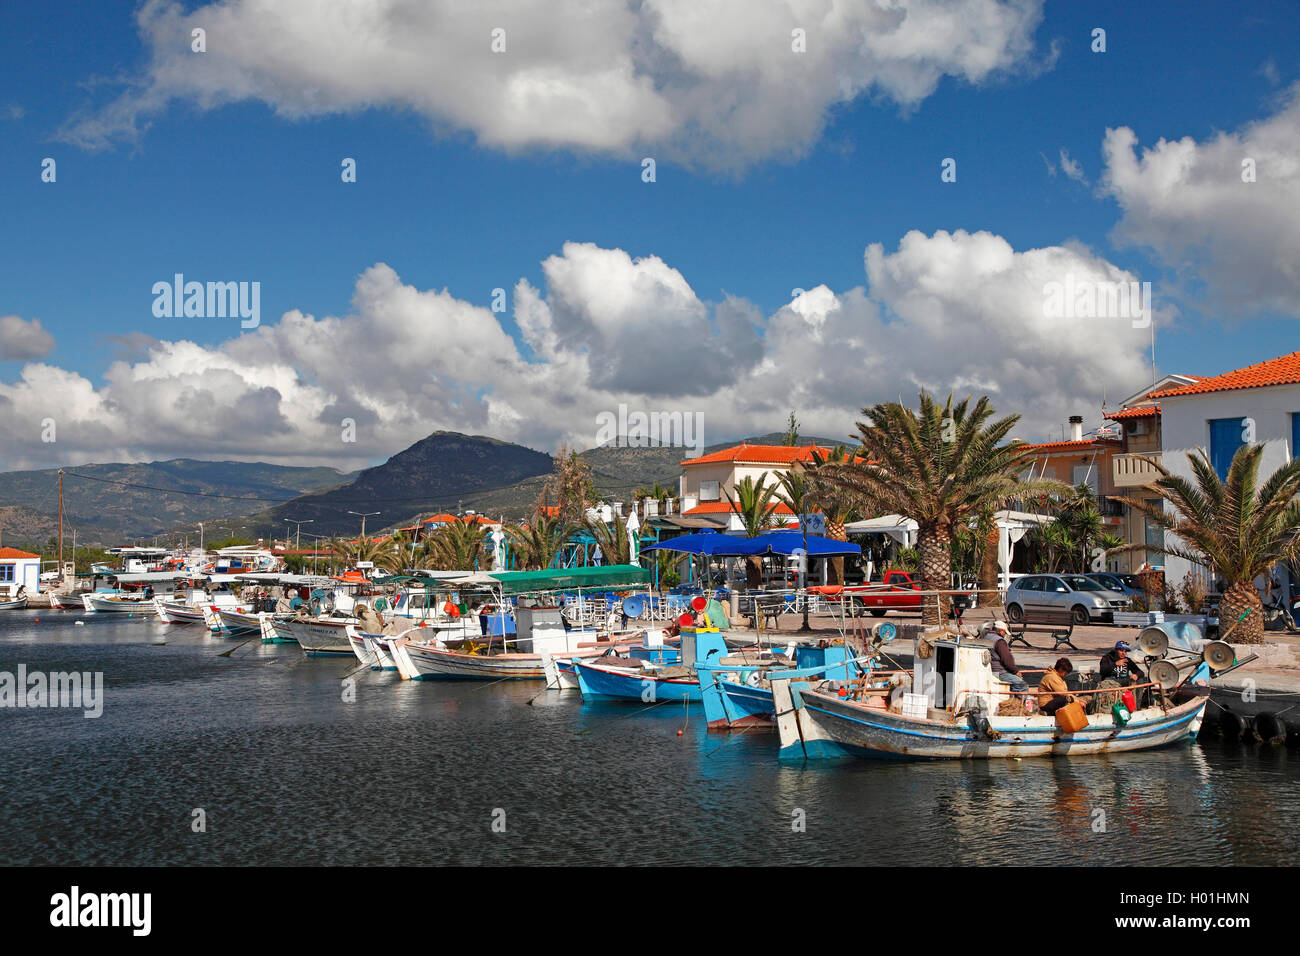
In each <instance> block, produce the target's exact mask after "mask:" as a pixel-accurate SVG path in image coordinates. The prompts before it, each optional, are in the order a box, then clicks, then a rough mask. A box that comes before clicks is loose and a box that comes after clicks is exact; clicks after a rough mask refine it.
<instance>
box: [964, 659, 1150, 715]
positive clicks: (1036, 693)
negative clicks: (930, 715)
mask: <svg viewBox="0 0 1300 956" xmlns="http://www.w3.org/2000/svg"><path fill="white" fill-rule="evenodd" d="M1048 670H1050V668H1046V667H1043V668H1038V667H1034V668H1030V667H1026V668H1022V669H1021V671H1020V672H1021V673H1022V674H1039V673H1046V672H1047V671H1048ZM1144 687H1158V688H1160V689H1161V693H1160V696H1161V698H1162V699H1163V698H1164V696H1165V692H1166V691H1165V688H1164V687H1162V685H1160V684H1157V683H1156V682H1154V681H1146V682H1144V683H1141V684H1124V685H1117V686H1115V687H1092V688H1088V689H1087V690H1069V689H1066V690H1065V691H1064V693H1061V692H1059V691H1050V690H1038V689H1034V690H1011V689H1010V685H1008V686H1007V689H1005V690H1004V689H1002V688H1000V687H999V688H995V689H994V695H995V696H998V697H1002V696H1006V697H1012V698H1015V697H1041V696H1043V695H1044V694H1051V695H1052V696H1053V697H1061V696H1064V697H1086V696H1096V695H1097V694H1123V693H1124V692H1125V691H1130V690H1131V691H1138V690H1141V689H1142V688H1144ZM987 693H988V690H987V688H979V687H976V688H971V689H969V690H958V691H956V692H955V693H954V694H953V696H952V706H951V707H950V708H945V709H950V710H952V712H953V713H954V714H956V713H959V712H960V710H959V708H958V704H961V703H965V697H966V696H967V695H976V696H978V695H983V694H987Z"/></svg>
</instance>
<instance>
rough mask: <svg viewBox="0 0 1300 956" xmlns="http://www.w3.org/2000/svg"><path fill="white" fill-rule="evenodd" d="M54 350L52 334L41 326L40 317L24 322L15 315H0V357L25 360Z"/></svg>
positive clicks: (37, 357)
mask: <svg viewBox="0 0 1300 956" xmlns="http://www.w3.org/2000/svg"><path fill="white" fill-rule="evenodd" d="M52 351H54V336H52V335H50V333H49V332H46V331H45V329H43V328H41V320H40V319H32V320H31V321H30V322H25V321H23V320H22V319H20V318H19V317H18V316H16V315H5V316H0V359H10V360H14V361H19V362H26V361H29V360H31V359H39V358H45V356H47V355H49V354H50V353H51V352H52Z"/></svg>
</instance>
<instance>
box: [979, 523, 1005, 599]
mask: <svg viewBox="0 0 1300 956" xmlns="http://www.w3.org/2000/svg"><path fill="white" fill-rule="evenodd" d="M999 533H1000V532H999V531H998V526H997V525H996V524H994V525H993V529H992V530H991V531H990V532H989V534H988V536H987V537H986V538H985V539H984V547H983V549H982V550H981V551H980V576H979V583H980V590H981V591H996V590H997V587H998V571H999V570H1000V569H999V568H998V536H999ZM979 603H980V606H981V607H984V606H985V605H989V604H997V603H998V599H997V595H996V594H981V595H980V596H979Z"/></svg>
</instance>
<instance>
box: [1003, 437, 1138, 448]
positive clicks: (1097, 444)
mask: <svg viewBox="0 0 1300 956" xmlns="http://www.w3.org/2000/svg"><path fill="white" fill-rule="evenodd" d="M1121 446H1122V443H1121V442H1118V441H1111V440H1109V439H1105V438H1085V439H1083V440H1082V441H1045V442H1038V443H1037V444H1024V445H1021V446H1020V447H1021V448H1028V449H1030V450H1032V451H1083V450H1084V449H1086V448H1120V447H1121Z"/></svg>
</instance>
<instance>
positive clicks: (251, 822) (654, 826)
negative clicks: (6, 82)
mask: <svg viewBox="0 0 1300 956" xmlns="http://www.w3.org/2000/svg"><path fill="white" fill-rule="evenodd" d="M100 617H102V616H98V615H90V616H88V618H87V623H86V625H85V626H83V627H74V626H73V625H72V624H71V623H69V622H66V621H60V622H57V623H55V624H51V625H49V626H47V622H46V621H45V620H42V622H41V624H40V625H35V624H34V622H31V621H23V620H21V616H20V618H19V619H18V620H17V621H15V620H13V619H8V620H0V669H7V670H12V669H13V668H14V667H15V666H16V664H17V663H18V662H25V663H27V664H28V666H29V667H43V668H45V669H49V670H55V669H74V668H75V669H78V670H87V669H89V670H100V671H103V672H104V674H105V682H106V692H105V712H104V716H103V717H102V718H100V719H98V720H85V719H83V718H81V717H80V713H79V712H78V713H75V714H71V713H67V712H58V711H43V712H35V711H26V710H23V711H18V710H3V711H0V739H3V740H4V741H5V743H6V747H5V752H6V771H7V772H6V774H5V775H3V777H0V807H3V808H4V809H3V810H2V811H0V862H38V861H39V862H50V861H58V862H69V863H72V862H86V863H101V864H102V863H128V864H129V863H144V864H149V863H152V864H178V863H193V864H211V863H249V862H256V863H266V864H274V863H281V864H300V863H337V864H348V865H353V864H357V863H363V864H364V863H509V862H525V863H528V862H538V863H566V862H605V863H638V864H653V863H703V864H732V865H736V864H739V865H750V864H810V863H828V864H843V863H866V864H879V865H922V864H924V865H990V864H1008V863H1030V864H1047V863H1064V864H1071V863H1086V864H1093V865H1113V864H1124V863H1161V862H1191V863H1201V864H1216V865H1217V864H1225V863H1227V864H1239V863H1266V864H1267V863H1273V864H1277V863H1289V862H1291V861H1292V860H1294V859H1295V858H1296V856H1297V855H1300V845H1298V843H1300V839H1298V836H1297V832H1298V831H1297V826H1296V823H1295V820H1296V819H1297V811H1298V810H1300V796H1297V795H1298V794H1300V787H1297V786H1296V785H1297V783H1300V768H1298V767H1297V764H1296V760H1295V756H1294V753H1288V752H1286V751H1284V750H1278V749H1251V748H1245V747H1241V746H1238V745H1235V744H1225V743H1223V742H1221V741H1215V740H1207V741H1205V742H1204V743H1201V744H1196V745H1189V746H1185V747H1178V748H1174V749H1170V750H1164V751H1156V752H1149V753H1141V754H1129V755H1122V756H1100V757H1084V758H1074V759H1071V758H1057V759H1038V758H1031V759H1024V760H1019V761H1015V760H1013V761H970V762H935V763H911V762H888V761H880V762H873V761H862V760H846V761H826V762H807V763H795V764H782V763H778V761H777V760H776V749H777V740H776V736H775V735H774V734H772V733H760V732H755V733H746V734H716V733H715V734H710V733H708V732H707V730H706V728H705V726H704V721H703V715H702V713H701V712H700V711H699V710H698V709H696V710H687V709H685V708H683V707H682V706H681V705H680V704H676V703H673V704H668V705H664V706H660V707H642V706H639V705H636V704H631V705H624V704H618V703H606V704H597V703H593V704H588V705H584V704H583V703H582V702H581V700H580V698H579V697H578V695H577V694H574V693H554V692H545V691H542V690H541V688H540V687H538V686H537V685H535V684H532V683H510V682H507V683H502V684H496V685H491V684H477V683H474V684H466V683H457V682H411V681H401V680H399V679H398V678H397V675H396V674H395V673H392V672H376V671H361V672H359V673H357V674H356V675H355V678H356V684H355V691H356V692H355V699H354V700H353V701H351V702H347V701H345V700H344V699H343V693H342V690H343V688H342V685H341V678H342V677H343V676H344V675H345V674H347V673H348V672H349V671H350V670H352V669H354V668H355V664H353V663H352V662H351V661H349V660H346V659H336V660H330V659H307V658H304V657H303V656H302V654H301V652H300V651H299V650H298V649H297V648H295V647H292V646H279V645H278V646H262V645H260V644H253V645H250V646H248V647H246V648H244V649H241V650H239V651H238V652H236V653H235V654H234V655H232V656H231V657H229V658H223V657H219V656H218V655H219V654H220V653H222V652H223V651H225V650H228V649H229V648H230V647H231V646H232V643H231V642H229V641H223V640H222V639H219V638H212V637H208V636H206V635H205V634H204V633H203V632H202V631H201V630H199V629H197V628H190V629H174V630H173V629H167V628H162V626H161V625H158V624H157V623H156V622H149V621H144V620H103V619H96V618H100ZM38 629H39V630H38ZM159 634H161V635H163V636H165V638H166V644H165V645H162V646H153V645H154V644H155V643H156V642H157V640H158V635H159ZM678 731H680V732H681V733H680V735H679V733H678ZM359 804H364V805H365V806H368V807H372V808H373V807H383V808H386V809H385V812H383V813H372V812H358V810H357V808H358V805H359ZM194 806H204V807H205V808H206V809H207V810H208V812H209V818H210V819H211V820H212V821H214V825H213V828H212V831H211V833H210V834H209V836H210V837H211V839H207V840H203V841H198V840H195V839H193V838H192V835H190V834H189V831H188V814H189V811H190V810H191V809H192V808H193V807H194ZM494 808H495V809H501V810H503V811H504V813H505V816H506V819H507V820H508V826H507V828H506V831H505V832H502V833H494V832H493V831H492V829H491V826H490V819H491V813H492V811H493V810H494ZM217 824H219V826H218V825H217Z"/></svg>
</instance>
